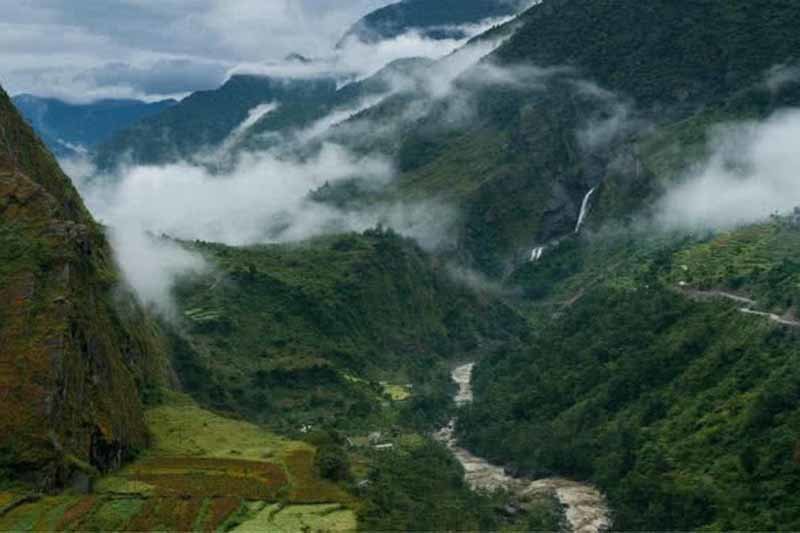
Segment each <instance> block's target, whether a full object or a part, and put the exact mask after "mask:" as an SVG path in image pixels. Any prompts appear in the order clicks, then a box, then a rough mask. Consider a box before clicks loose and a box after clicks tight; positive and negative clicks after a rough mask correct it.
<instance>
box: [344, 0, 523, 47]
mask: <svg viewBox="0 0 800 533" xmlns="http://www.w3.org/2000/svg"><path fill="white" fill-rule="evenodd" d="M526 4H527V2H525V1H517V0H403V1H401V2H396V3H394V4H390V5H388V6H386V7H383V8H380V9H377V10H375V11H373V12H371V13H369V14H368V15H366V16H365V17H363V18H362V19H361V20H359V21H358V22H356V23H355V24H354V25H353V26H352V27H351V28H350V29H349V30H348V31H347V33H345V35H344V36H343V37H342V39H341V40H340V41H339V44H338V45H337V47H341V46H343V45H344V44H345V43H346V41H348V40H350V39H358V40H359V41H361V42H365V43H375V42H378V41H382V40H385V39H392V38H395V37H398V36H400V35H402V34H404V33H408V32H412V31H415V32H418V33H421V34H422V35H424V36H426V37H428V38H430V39H463V38H464V37H466V34H465V32H464V30H463V28H460V26H465V25H469V24H478V23H480V22H483V21H485V20H487V19H494V18H501V17H508V16H511V15H514V14H516V13H518V12H519V11H520V10H521V9H522V8H524V7H525V5H526Z"/></svg>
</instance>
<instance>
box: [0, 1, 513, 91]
mask: <svg viewBox="0 0 800 533" xmlns="http://www.w3.org/2000/svg"><path fill="white" fill-rule="evenodd" d="M389 3H391V0H338V1H337V2H330V1H327V0H270V1H269V2H264V1H262V0H166V1H163V2H147V1H144V0H119V1H118V2H116V3H115V8H114V9H108V5H107V2H106V1H105V0H82V1H81V2H72V3H69V5H67V4H65V3H64V2H62V1H59V0H35V1H32V2H25V3H24V4H25V6H20V5H19V3H18V2H16V1H12V0H0V11H2V12H3V15H4V20H3V22H0V64H2V65H3V71H2V73H0V74H1V75H2V82H3V84H4V85H5V87H6V89H7V90H8V91H9V92H10V93H11V94H18V93H21V92H29V93H33V94H36V95H39V96H53V97H58V98H61V99H65V100H69V101H72V102H87V101H92V100H96V99H99V98H141V99H147V100H155V99H159V98H164V97H174V96H182V95H184V94H186V93H188V92H191V91H195V90H203V89H209V88H213V87H216V86H218V85H220V84H221V83H222V82H223V81H224V80H225V79H226V77H227V75H231V74H234V73H253V74H264V75H272V76H295V77H309V76H314V75H317V76H323V75H324V76H329V75H337V76H342V77H347V78H356V79H359V78H364V77H367V76H370V75H372V74H373V73H375V72H377V71H378V70H379V69H381V68H382V67H383V66H384V65H386V64H387V63H389V62H391V61H393V60H395V59H399V58H406V57H426V58H432V59H438V58H441V57H443V56H445V55H447V54H449V53H451V52H452V51H453V50H455V49H457V48H459V47H461V46H462V45H463V44H465V43H466V42H467V40H468V39H469V38H470V37H473V36H475V35H478V34H480V33H482V32H483V31H485V30H487V29H489V28H490V27H491V26H492V25H493V24H496V23H501V22H504V21H505V20H507V19H502V20H501V19H498V20H488V21H485V22H483V23H480V24H473V25H465V26H461V27H459V28H458V29H459V32H458V33H459V35H463V36H464V38H460V39H443V40H436V39H429V38H426V37H424V36H423V35H421V34H420V33H418V32H410V33H408V34H406V35H401V36H399V37H397V38H395V39H389V40H386V41H382V42H379V43H374V44H372V45H368V44H365V43H362V42H359V41H358V40H357V39H350V40H348V41H347V42H345V43H344V45H343V46H342V47H341V48H340V49H338V50H336V52H335V53H334V51H333V45H334V43H336V41H337V40H338V39H339V38H340V37H341V34H342V33H344V31H345V30H346V28H348V27H349V26H350V25H351V24H352V23H354V22H355V21H356V20H357V19H358V18H359V17H361V16H363V15H365V14H366V13H368V12H369V11H372V10H373V9H376V8H378V7H382V6H384V5H387V4H389ZM294 52H297V53H300V54H303V55H304V56H307V57H312V58H316V60H315V61H314V62H312V63H310V64H302V63H297V62H286V61H283V58H285V57H286V56H287V55H288V54H290V53H294Z"/></svg>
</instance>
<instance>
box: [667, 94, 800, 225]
mask: <svg viewBox="0 0 800 533" xmlns="http://www.w3.org/2000/svg"><path fill="white" fill-rule="evenodd" d="M798 146H800V110H798V109H792V110H784V111H782V112H779V113H776V114H774V115H773V116H771V117H770V118H768V119H766V120H765V121H763V122H745V123H738V124H729V125H726V126H721V127H718V128H717V129H716V131H714V132H713V134H712V135H711V142H710V144H709V154H710V155H709V157H708V159H707V160H706V161H705V162H704V163H703V164H701V165H699V166H698V167H697V169H696V170H695V171H694V172H693V173H691V175H690V176H688V177H687V178H686V179H685V180H684V181H683V182H682V183H681V184H680V185H678V186H676V187H673V188H672V189H671V190H669V191H668V193H667V194H666V195H665V197H664V198H663V199H662V200H661V201H660V203H659V205H658V215H657V218H656V220H657V222H658V223H659V224H660V225H661V226H663V227H666V228H678V229H689V230H694V229H723V230H724V229H731V228H735V227H737V226H741V225H745V224H749V223H753V222H758V221H761V220H764V219H766V218H768V217H769V216H770V215H772V214H776V213H777V214H784V213H787V212H789V211H791V210H792V209H793V208H794V207H796V206H800V150H798Z"/></svg>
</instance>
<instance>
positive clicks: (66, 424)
mask: <svg viewBox="0 0 800 533" xmlns="http://www.w3.org/2000/svg"><path fill="white" fill-rule="evenodd" d="M118 281H119V279H118V274H117V271H116V268H115V265H114V262H113V259H112V254H111V250H110V248H109V246H108V243H107V241H106V240H105V237H104V236H103V233H102V231H101V228H100V227H99V226H98V225H97V224H96V223H95V222H94V221H93V220H92V218H91V216H90V215H89V214H88V212H87V211H86V209H85V207H84V206H83V203H82V201H81V199H80V197H79V196H78V194H77V192H76V191H75V189H74V188H73V186H72V184H71V183H70V181H69V178H67V177H66V176H65V175H64V174H63V173H62V172H61V170H60V169H59V168H58V165H57V164H56V162H55V159H54V158H53V157H52V155H50V154H49V153H48V152H47V150H46V149H45V147H44V146H43V144H42V143H41V142H40V141H39V140H38V139H37V138H36V137H35V135H34V134H33V132H32V131H31V129H30V127H29V126H28V125H27V124H26V123H25V122H24V121H23V119H22V118H21V117H20V116H19V115H18V114H17V111H16V110H15V109H14V107H13V105H12V104H11V102H10V100H9V99H8V97H7V95H6V94H5V93H3V92H2V91H0V402H2V409H0V483H3V484H6V483H9V482H11V481H24V482H28V483H32V484H35V485H38V486H39V487H41V488H52V487H55V486H60V485H63V484H65V483H67V482H68V481H69V480H70V479H72V478H74V476H75V475H79V474H81V473H82V474H83V475H92V474H93V473H94V472H96V470H107V469H110V468H114V467H116V466H119V465H120V463H121V462H122V461H124V460H125V459H126V458H128V457H130V456H131V455H132V454H134V453H135V452H136V451H137V450H138V449H141V448H143V447H144V446H146V445H147V430H146V427H145V423H144V416H143V411H142V403H141V400H140V397H141V394H143V393H144V392H145V391H146V390H148V389H152V388H153V387H157V386H161V384H162V383H163V381H164V375H165V372H164V369H163V366H164V364H165V362H166V357H165V355H164V347H163V345H162V343H161V340H160V337H159V335H158V330H157V328H156V327H155V325H154V324H153V323H152V322H151V321H149V320H148V318H147V317H146V316H145V315H144V314H143V313H142V311H141V309H139V307H138V306H137V304H136V301H135V300H134V298H133V297H132V296H131V295H130V294H128V293H127V292H126V291H125V290H124V289H123V288H121V287H120V286H119V284H118Z"/></svg>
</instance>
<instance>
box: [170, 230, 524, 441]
mask: <svg viewBox="0 0 800 533" xmlns="http://www.w3.org/2000/svg"><path fill="white" fill-rule="evenodd" d="M192 249H195V250H197V251H199V252H202V253H203V254H204V256H206V257H208V259H209V260H210V261H211V262H213V264H215V265H217V269H216V270H215V271H214V272H212V273H210V274H209V275H208V276H203V277H199V278H196V279H187V280H186V281H185V282H183V283H182V284H181V285H180V286H179V287H178V289H177V300H178V303H179V306H180V310H181V312H182V314H183V320H182V325H181V327H179V328H178V331H176V333H175V339H174V356H173V357H174V366H175V369H176V371H177V373H178V375H179V376H181V380H182V382H183V384H184V385H185V387H186V388H187V389H188V390H189V391H192V392H193V393H194V394H195V396H196V397H198V398H200V399H201V400H202V401H203V402H205V403H207V404H208V405H211V406H214V407H217V408H225V409H227V410H233V411H238V412H240V413H242V414H244V415H246V416H248V417H249V418H251V419H253V420H256V421H260V422H264V423H269V424H270V425H271V426H272V427H282V428H283V429H285V430H289V431H292V430H296V429H297V428H299V427H301V426H302V425H304V424H325V425H327V426H332V427H337V428H339V429H353V428H363V427H365V426H368V425H369V422H368V420H369V419H370V418H371V417H374V416H377V415H378V414H379V411H380V409H379V405H380V394H381V391H382V389H381V388H380V387H379V388H378V394H377V396H376V392H375V390H374V384H376V383H379V382H381V381H383V382H386V383H392V384H396V385H399V386H401V387H405V386H406V384H410V385H411V386H412V387H413V389H414V395H413V397H414V399H413V400H412V402H411V406H412V408H411V410H410V411H409V414H411V413H412V412H413V406H414V405H416V402H419V406H420V409H421V413H423V416H425V417H429V418H430V420H439V421H440V420H441V419H439V418H437V417H436V416H437V415H436V413H437V410H438V412H439V413H441V412H442V410H444V409H445V408H446V406H447V404H448V402H447V400H445V399H443V397H441V395H444V394H446V392H447V387H444V388H443V389H438V390H437V389H436V388H435V387H433V388H431V384H437V386H440V385H441V381H444V383H447V381H448V377H447V376H448V371H447V366H448V364H449V363H448V362H449V361H451V360H452V359H453V358H462V357H465V356H467V355H468V354H470V353H487V352H489V351H491V350H492V349H494V348H495V347H497V346H499V345H503V344H505V343H509V342H512V341H515V340H517V339H518V338H519V337H520V336H524V335H525V334H526V325H525V323H524V321H523V320H522V319H521V318H520V317H519V316H518V315H517V314H515V313H514V312H513V311H512V310H511V309H510V308H508V307H506V306H505V305H503V304H502V303H500V302H499V301H498V300H497V298H495V297H491V296H488V295H477V294H475V293H473V292H472V291H471V290H470V289H469V288H468V287H466V286H465V285H463V284H461V283H459V282H458V281H455V280H454V279H452V278H451V276H450V274H449V271H448V270H447V266H446V265H444V264H437V261H436V260H434V259H432V258H431V257H430V256H428V255H427V254H426V253H425V252H423V251H422V250H421V249H419V248H418V247H417V245H416V244H414V243H413V241H410V240H407V239H403V238H401V237H399V236H397V235H396V234H394V233H393V232H391V231H389V232H385V231H383V230H380V229H378V230H370V231H367V232H366V233H364V234H362V235H360V234H352V235H342V236H336V237H331V238H325V239H319V240H314V241H311V242H307V243H298V244H292V245H274V246H263V247H252V248H238V249H237V248H229V247H225V246H221V245H212V244H207V245H196V246H194V247H192ZM436 380H439V382H438V383H437V382H436ZM370 383H372V384H373V386H370V385H369V384H370ZM426 393H431V394H434V398H430V399H429V398H426V397H425V394H426ZM435 398H438V400H436V399H435ZM426 401H430V402H431V403H430V405H426V404H425V402H426ZM437 401H438V402H439V403H440V404H441V405H440V406H439V407H438V408H437V407H436V405H435V404H436V402H437ZM373 423H374V421H373Z"/></svg>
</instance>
